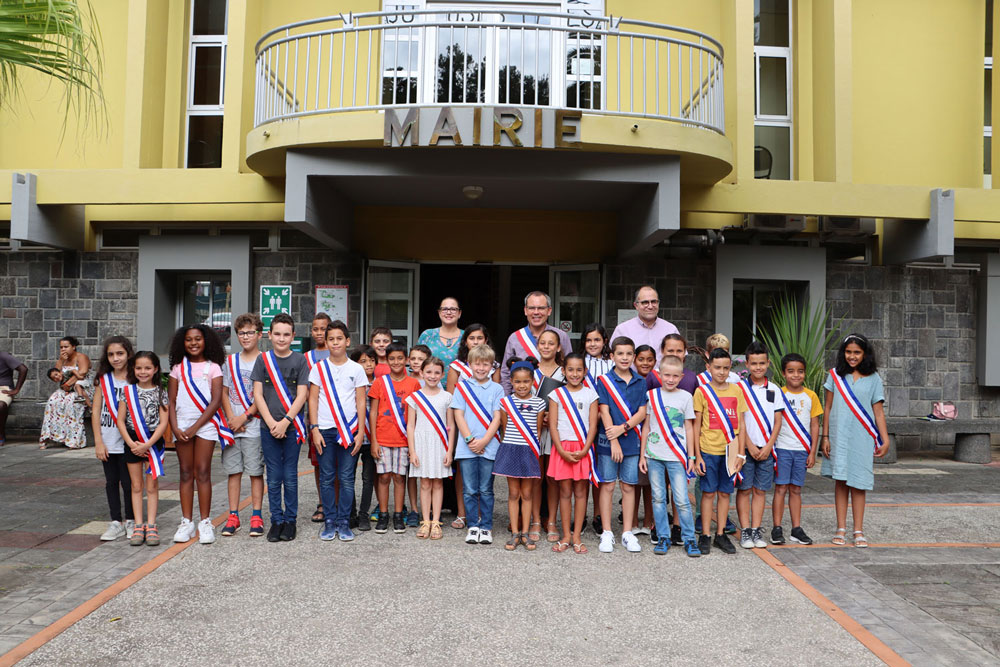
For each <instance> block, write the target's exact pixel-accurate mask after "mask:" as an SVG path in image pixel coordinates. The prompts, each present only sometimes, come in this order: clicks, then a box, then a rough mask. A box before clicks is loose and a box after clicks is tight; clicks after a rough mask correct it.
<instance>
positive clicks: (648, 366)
mask: <svg viewBox="0 0 1000 667" xmlns="http://www.w3.org/2000/svg"><path fill="white" fill-rule="evenodd" d="M633 366H634V367H635V372H636V373H637V374H638V375H639V377H641V378H642V381H643V382H644V383H645V384H646V386H647V387H648V386H649V379H650V378H653V377H656V374H657V373H658V371H657V370H656V350H654V349H653V348H652V346H650V345H640V346H639V347H637V348H635V361H634V362H633ZM647 391H649V390H648V389H647ZM640 504H642V521H641V522H640V521H639V505H640ZM635 521H636V523H637V524H639V525H638V526H636V528H635V531H634V532H635V534H636V535H649V534H650V532H651V529H652V528H653V525H654V524H653V500H652V489H651V488H650V484H649V477H648V476H647V475H646V473H645V471H643V470H642V469H641V468H640V469H639V483H638V484H636V489H635ZM647 524H648V525H647Z"/></svg>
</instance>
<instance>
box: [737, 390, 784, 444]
mask: <svg viewBox="0 0 1000 667" xmlns="http://www.w3.org/2000/svg"><path fill="white" fill-rule="evenodd" d="M751 383H752V380H751ZM740 384H741V385H742V386H743V389H747V383H746V382H741V383H740ZM752 391H753V395H754V396H756V397H757V402H756V403H754V401H753V399H752V398H747V412H746V414H744V415H743V421H744V423H745V424H746V428H747V437H748V438H750V442H752V443H753V444H754V445H756V446H757V447H763V446H765V445H766V444H767V438H765V437H764V432H763V431H761V429H760V426H759V425H758V424H757V419H755V418H754V415H753V413H754V412H755V411H756V410H757V406H758V405H760V408H761V410H763V412H764V416H765V417H767V420H768V422H770V424H771V429H772V431H773V430H774V413H775V412H784V410H785V402H784V401H783V400H782V399H781V393H780V392H781V389H779V388H778V385H776V384H774V383H773V382H771V381H770V380H768V381H767V383H766V384H754V385H752ZM768 398H770V399H771V400H768ZM778 433H779V434H780V433H781V431H779V432H778Z"/></svg>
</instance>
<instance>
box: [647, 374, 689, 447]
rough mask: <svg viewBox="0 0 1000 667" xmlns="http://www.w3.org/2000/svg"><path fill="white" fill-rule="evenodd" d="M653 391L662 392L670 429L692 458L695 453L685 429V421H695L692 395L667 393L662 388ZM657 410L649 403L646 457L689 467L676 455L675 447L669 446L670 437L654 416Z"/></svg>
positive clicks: (681, 391) (679, 392)
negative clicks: (689, 444)
mask: <svg viewBox="0 0 1000 667" xmlns="http://www.w3.org/2000/svg"><path fill="white" fill-rule="evenodd" d="M653 391H658V392H660V395H661V396H662V397H663V405H664V407H666V409H667V420H668V424H669V426H668V428H671V429H673V431H674V433H675V434H676V435H677V439H678V440H679V441H680V443H681V445H683V446H684V449H686V450H687V453H688V456H691V455H692V454H693V452H692V451H691V449H690V447H688V442H687V430H686V429H685V428H684V422H685V420H688V419H691V420H693V419H694V400H693V399H692V397H691V394H689V393H687V392H686V391H684V390H683V389H674V390H673V391H666V390H665V389H663V388H660V389H653ZM647 395H648V394H647ZM655 409H656V408H654V406H653V404H652V402H651V401H649V402H647V404H646V414H647V415H648V416H647V417H646V419H647V420H648V421H649V434H648V436H647V437H646V456H647V457H649V458H651V459H656V460H658V461H675V462H677V463H683V464H685V465H687V461H681V457H679V456H677V455H676V454H674V450H673V447H671V446H670V445H669V444H668V442H667V439H668V438H669V437H670V435H669V434H665V433H664V432H663V430H662V429H661V428H660V420H659V419H657V416H656V414H654V410H655Z"/></svg>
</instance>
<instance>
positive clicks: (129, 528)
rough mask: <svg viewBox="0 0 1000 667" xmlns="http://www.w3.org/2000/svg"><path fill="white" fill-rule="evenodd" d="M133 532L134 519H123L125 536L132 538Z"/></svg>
mask: <svg viewBox="0 0 1000 667" xmlns="http://www.w3.org/2000/svg"><path fill="white" fill-rule="evenodd" d="M134 532H135V521H133V520H132V519H127V520H126V521H125V537H127V538H128V539H130V540H131V539H132V533H134Z"/></svg>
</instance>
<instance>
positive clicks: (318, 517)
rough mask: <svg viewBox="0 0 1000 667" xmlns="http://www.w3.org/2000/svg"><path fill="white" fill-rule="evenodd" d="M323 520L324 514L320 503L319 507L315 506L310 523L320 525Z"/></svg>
mask: <svg viewBox="0 0 1000 667" xmlns="http://www.w3.org/2000/svg"><path fill="white" fill-rule="evenodd" d="M325 520H326V514H324V513H323V504H322V503H320V504H319V505H316V511H315V512H313V515H312V522H313V523H322V522H323V521H325Z"/></svg>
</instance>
